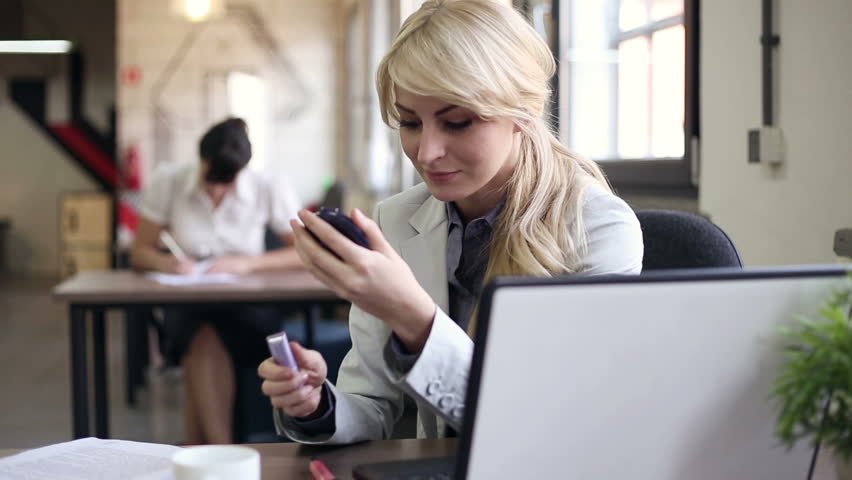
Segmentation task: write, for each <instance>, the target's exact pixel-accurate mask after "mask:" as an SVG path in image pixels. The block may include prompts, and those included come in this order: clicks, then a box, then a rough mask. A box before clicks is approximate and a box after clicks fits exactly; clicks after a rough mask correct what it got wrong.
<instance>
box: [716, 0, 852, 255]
mask: <svg viewBox="0 0 852 480" xmlns="http://www.w3.org/2000/svg"><path fill="white" fill-rule="evenodd" d="M776 5H777V6H776V14H777V23H776V25H777V31H778V34H779V35H780V37H781V44H780V46H779V48H778V49H777V53H776V57H775V58H776V72H777V82H776V94H777V97H776V104H775V105H776V120H777V124H778V125H779V126H780V127H781V128H782V129H783V131H784V134H785V137H786V147H787V157H786V158H787V162H788V163H787V165H786V167H785V168H783V169H782V170H781V171H780V172H776V173H772V172H770V171H768V169H766V168H765V167H763V166H761V165H752V164H748V163H746V154H747V150H746V131H747V130H748V129H750V128H754V127H757V126H759V125H760V123H761V111H762V110H761V102H760V98H761V88H760V85H761V76H760V45H759V44H758V38H759V36H760V33H761V32H760V1H759V0H748V1H743V0H712V1H705V2H701V137H702V138H701V141H702V149H701V161H702V169H701V181H700V189H699V192H700V193H699V208H700V209H701V211H702V212H704V213H707V214H709V215H710V217H711V218H712V220H713V221H714V222H716V223H717V224H719V225H720V226H721V227H722V228H724V229H725V230H726V231H727V232H728V233H729V234H730V235H731V236H732V237H733V240H734V242H735V243H736V244H737V246H738V247H739V249H740V251H741V253H742V255H743V258H744V260H745V262H746V263H747V264H749V265H768V264H795V263H812V262H831V261H834V259H835V257H834V254H833V250H832V243H833V238H834V231H835V230H837V229H839V228H842V227H852V132H850V126H852V54H850V52H849V47H850V46H852V28H850V24H852V2H850V1H849V0H814V1H807V2H805V1H801V0H778V1H776Z"/></svg>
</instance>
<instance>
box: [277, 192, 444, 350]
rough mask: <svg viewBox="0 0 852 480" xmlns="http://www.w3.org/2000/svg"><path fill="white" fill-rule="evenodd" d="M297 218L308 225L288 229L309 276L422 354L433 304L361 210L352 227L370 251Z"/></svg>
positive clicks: (307, 217) (311, 219)
mask: <svg viewBox="0 0 852 480" xmlns="http://www.w3.org/2000/svg"><path fill="white" fill-rule="evenodd" d="M299 218H300V219H301V220H302V222H303V223H304V225H302V224H300V223H299V222H298V221H296V220H291V221H290V225H291V226H292V227H293V233H294V235H295V239H296V250H297V251H298V252H299V256H300V257H301V259H302V262H303V263H304V264H305V265H306V266H307V267H308V268H309V269H310V270H311V272H312V273H313V274H314V275H315V276H316V277H317V278H319V279H320V280H321V281H322V282H323V283H325V284H326V285H328V286H329V287H330V288H331V289H332V290H334V292H335V293H336V294H337V295H339V296H340V297H342V298H344V299H346V300H349V301H350V302H352V303H354V304H355V305H357V306H358V307H360V308H361V309H362V310H364V311H365V312H367V313H370V314H372V315H375V316H376V317H378V318H380V319H382V320H383V321H385V322H386V323H387V324H388V326H389V327H390V328H391V329H392V330H393V331H394V332H395V333H396V335H397V336H398V337H399V338H400V340H402V342H403V343H404V344H405V346H406V347H407V348H408V349H409V351H411V352H412V353H414V352H419V351H420V350H422V348H423V345H424V344H425V342H426V339H427V338H428V337H429V332H430V330H431V328H432V320H433V318H434V316H435V308H436V307H435V302H434V301H433V300H432V298H431V297H430V296H429V294H428V293H427V292H426V290H424V289H423V287H421V286H420V284H419V283H418V282H417V279H416V278H415V277H414V274H413V273H412V272H411V269H410V268H409V267H408V264H406V263H405V260H403V259H402V258H401V257H400V256H399V255H398V254H397V253H396V251H395V250H394V249H393V247H391V245H390V244H389V243H388V242H387V240H385V238H384V236H383V235H382V232H381V229H380V228H379V226H378V225H377V224H376V223H375V222H374V221H373V220H371V219H370V218H368V217H367V216H366V215H364V214H363V213H362V212H361V211H360V210H358V209H354V210H353V211H352V221H353V222H354V224H355V225H356V226H357V227H359V228H360V229H361V230H362V231H363V232H364V234H365V235H366V237H367V240H368V242H369V245H370V247H371V249H367V248H364V247H362V246H360V245H357V244H355V243H354V242H352V241H351V240H349V239H348V238H347V237H346V236H345V235H343V234H341V233H340V232H338V231H337V230H336V229H335V228H334V226H332V225H331V224H329V223H328V222H326V221H324V220H322V219H321V218H319V217H318V216H317V215H315V214H313V213H311V212H310V211H308V210H302V211H300V212H299ZM315 237H316V238H315ZM317 240H319V241H317ZM320 242H321V243H320ZM323 245H325V246H326V247H327V248H328V250H327V249H326V248H324V247H323ZM329 250H330V251H329Z"/></svg>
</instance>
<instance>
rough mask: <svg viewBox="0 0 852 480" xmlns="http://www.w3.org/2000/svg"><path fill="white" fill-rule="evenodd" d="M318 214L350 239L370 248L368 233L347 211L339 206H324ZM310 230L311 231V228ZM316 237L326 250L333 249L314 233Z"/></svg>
mask: <svg viewBox="0 0 852 480" xmlns="http://www.w3.org/2000/svg"><path fill="white" fill-rule="evenodd" d="M317 216H318V217H320V218H321V219H323V220H325V221H326V222H328V223H330V224H331V226H332V227H334V228H335V229H336V230H337V231H338V232H340V233H342V234H343V235H345V236H346V238H348V239H349V240H352V241H353V242H355V243H356V244H358V245H361V246H362V247H364V248H368V249H369V248H370V241H369V240H367V234H366V233H364V231H363V230H361V229H360V228H359V227H358V225H355V222H353V221H352V219H351V218H349V217H347V216H346V214H345V213H343V212H341V211H340V209H339V208H331V207H322V208H320V209H319V211H318V212H317ZM308 231H309V232H310V230H308ZM311 235H313V232H311ZM314 238H315V239H316V240H317V241H318V242H320V244H321V245H322V246H323V247H325V248H326V250H331V249H330V248H328V247H327V246H326V245H325V244H323V243H322V241H320V239H319V238H317V237H316V235H314Z"/></svg>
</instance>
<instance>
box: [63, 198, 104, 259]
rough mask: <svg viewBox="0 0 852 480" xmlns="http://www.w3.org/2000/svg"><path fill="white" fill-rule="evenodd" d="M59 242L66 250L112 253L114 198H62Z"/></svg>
mask: <svg viewBox="0 0 852 480" xmlns="http://www.w3.org/2000/svg"><path fill="white" fill-rule="evenodd" d="M60 208H61V211H60V215H59V222H60V228H59V232H60V234H59V242H60V245H61V246H62V248H63V249H78V248H86V249H109V248H110V246H111V243H112V197H111V196H110V195H109V194H107V193H100V192H85V193H68V194H65V195H63V196H62V200H61V207H60Z"/></svg>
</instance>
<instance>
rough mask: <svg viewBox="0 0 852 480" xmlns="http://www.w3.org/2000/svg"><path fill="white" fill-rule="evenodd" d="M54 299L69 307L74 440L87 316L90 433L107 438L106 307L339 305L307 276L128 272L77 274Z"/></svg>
mask: <svg viewBox="0 0 852 480" xmlns="http://www.w3.org/2000/svg"><path fill="white" fill-rule="evenodd" d="M53 298H54V299H55V300H57V301H61V302H65V303H67V304H68V305H69V317H70V321H71V398H72V415H73V436H74V438H84V437H88V436H90V433H89V432H90V419H89V395H88V385H89V380H88V377H89V373H90V372H89V366H88V361H87V346H86V342H87V336H88V335H87V323H86V313H87V312H91V317H92V349H93V355H92V357H93V364H94V370H93V372H92V378H93V383H94V397H95V398H94V405H93V411H94V415H93V416H94V419H95V435H96V436H97V437H100V438H109V405H108V403H107V371H106V368H107V366H106V327H105V324H104V318H105V315H104V314H105V312H106V310H108V309H111V308H112V309H122V310H125V311H127V310H129V309H132V308H136V307H140V306H148V307H150V306H161V305H169V306H192V305H199V304H219V305H222V306H229V305H270V304H272V305H281V306H285V305H286V306H288V307H296V308H304V309H306V311H310V312H312V311H314V310H315V309H314V308H312V307H315V306H318V305H321V304H324V303H338V302H341V301H342V300H341V299H339V298H338V297H337V296H336V295H335V294H334V292H332V291H331V290H330V289H328V287H326V286H325V285H323V284H322V283H321V282H320V281H319V280H317V279H316V278H315V277H314V276H313V275H311V274H310V273H308V272H280V273H264V274H255V275H247V276H245V277H243V278H242V279H240V281H239V282H237V283H233V284H211V285H194V286H181V287H174V286H167V285H161V284H158V283H156V282H154V281H152V280H149V279H148V278H145V277H144V276H143V275H139V274H137V273H134V272H131V271H127V270H111V271H102V272H81V273H78V274H77V275H75V276H74V277H72V278H70V279H68V280H66V281H64V282H62V283H61V284H59V285H58V286H57V287H56V288H54V289H53Z"/></svg>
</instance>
